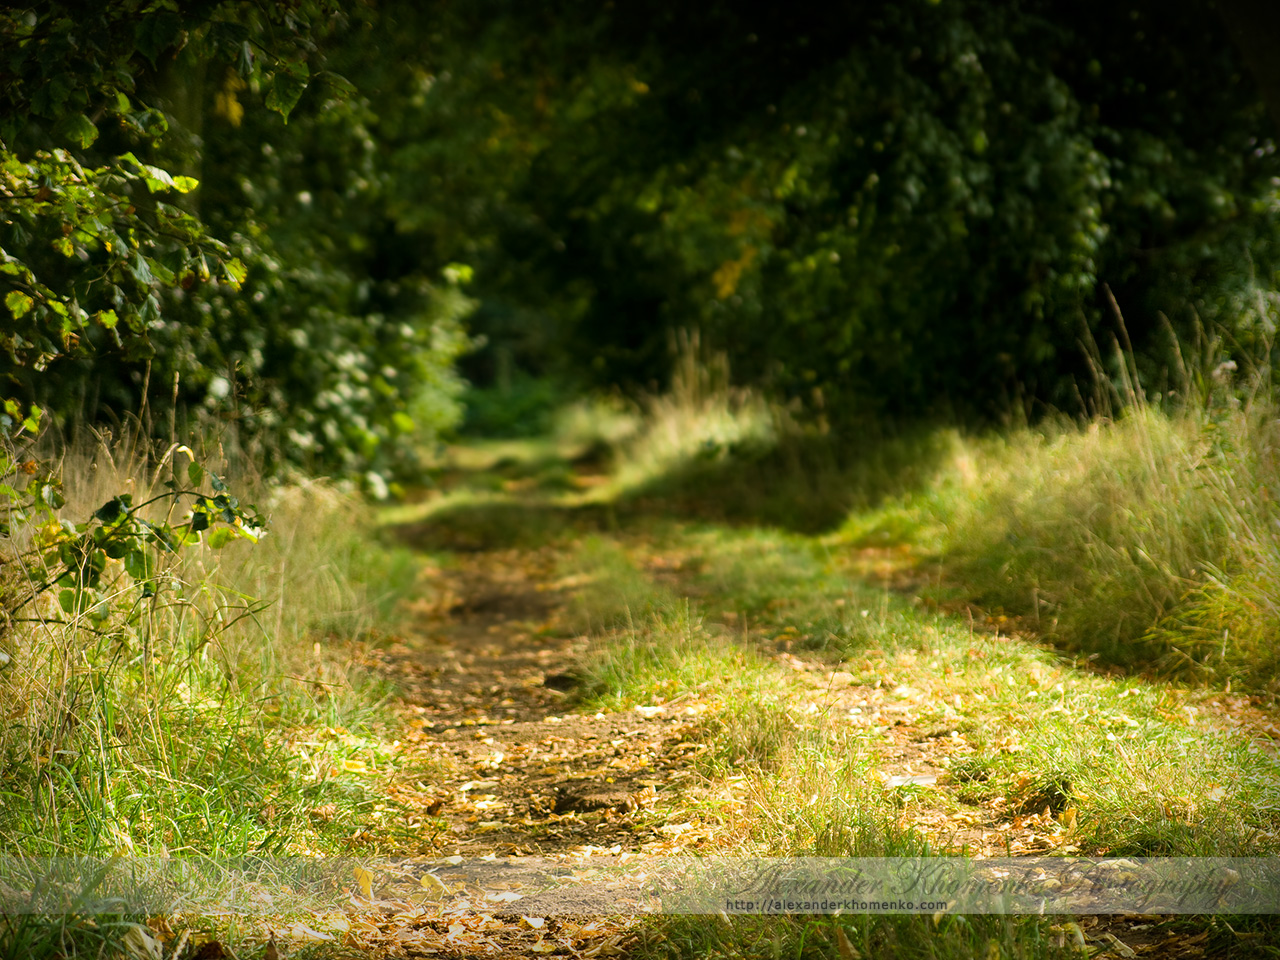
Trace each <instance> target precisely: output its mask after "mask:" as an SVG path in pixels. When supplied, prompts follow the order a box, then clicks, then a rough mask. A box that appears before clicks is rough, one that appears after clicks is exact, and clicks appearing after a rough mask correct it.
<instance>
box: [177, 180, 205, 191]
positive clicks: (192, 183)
mask: <svg viewBox="0 0 1280 960" xmlns="http://www.w3.org/2000/svg"><path fill="white" fill-rule="evenodd" d="M198 186H200V181H199V180H197V179H196V178H195V177H174V178H173V189H175V190H177V191H178V192H179V193H190V192H191V191H192V190H194V189H195V188H196V187H198Z"/></svg>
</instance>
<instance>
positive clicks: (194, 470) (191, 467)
mask: <svg viewBox="0 0 1280 960" xmlns="http://www.w3.org/2000/svg"><path fill="white" fill-rule="evenodd" d="M187 479H188V480H190V481H191V485H192V486H193V487H198V486H200V484H202V483H204V467H202V466H200V464H198V463H196V462H195V461H194V460H192V461H191V462H190V463H188V464H187Z"/></svg>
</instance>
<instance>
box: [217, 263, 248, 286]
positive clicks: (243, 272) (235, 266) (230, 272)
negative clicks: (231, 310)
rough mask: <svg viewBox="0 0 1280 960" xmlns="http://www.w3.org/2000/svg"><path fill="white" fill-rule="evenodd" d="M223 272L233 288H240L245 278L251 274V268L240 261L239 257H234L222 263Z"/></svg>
mask: <svg viewBox="0 0 1280 960" xmlns="http://www.w3.org/2000/svg"><path fill="white" fill-rule="evenodd" d="M222 272H223V274H224V275H225V276H226V278H227V283H229V284H231V286H232V288H234V289H236V290H239V289H240V284H242V283H244V278H245V277H247V276H248V275H249V269H248V268H247V267H246V266H245V265H244V264H243V263H242V262H241V261H240V258H239V257H232V258H231V259H230V260H228V261H227V262H226V263H224V264H223V265H222Z"/></svg>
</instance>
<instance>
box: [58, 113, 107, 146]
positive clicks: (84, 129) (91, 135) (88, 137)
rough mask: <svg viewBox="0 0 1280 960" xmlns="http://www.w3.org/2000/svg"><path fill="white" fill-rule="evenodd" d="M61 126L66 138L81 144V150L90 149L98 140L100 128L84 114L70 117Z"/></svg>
mask: <svg viewBox="0 0 1280 960" xmlns="http://www.w3.org/2000/svg"><path fill="white" fill-rule="evenodd" d="M59 126H60V127H61V130H62V133H63V134H64V135H65V136H67V137H68V138H70V139H72V140H74V141H75V142H76V143H78V144H80V148H81V149H84V148H86V147H88V146H89V145H90V144H92V143H93V141H95V140H97V139H98V128H97V127H95V126H94V125H93V121H92V120H90V119H89V118H88V117H86V116H85V115H84V114H83V113H77V114H76V115H75V116H72V117H68V118H67V119H65V120H63V121H62V123H61V124H59Z"/></svg>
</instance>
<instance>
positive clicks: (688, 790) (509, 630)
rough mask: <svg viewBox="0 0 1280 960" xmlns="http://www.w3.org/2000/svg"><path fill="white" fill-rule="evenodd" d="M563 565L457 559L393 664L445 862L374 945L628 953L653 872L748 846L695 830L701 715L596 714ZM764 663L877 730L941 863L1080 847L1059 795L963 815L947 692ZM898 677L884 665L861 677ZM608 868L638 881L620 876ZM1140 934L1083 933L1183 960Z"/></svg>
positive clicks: (379, 923) (385, 910)
mask: <svg viewBox="0 0 1280 960" xmlns="http://www.w3.org/2000/svg"><path fill="white" fill-rule="evenodd" d="M562 556H563V555H562V554H561V553H557V552H556V551H555V550H553V549H552V548H549V547H542V548H534V549H525V550H514V549H511V550H487V551H459V552H457V553H455V554H454V560H453V563H452V565H451V567H450V569H449V570H447V571H443V572H441V573H440V579H441V580H442V581H443V582H444V583H445V584H447V587H446V589H445V590H444V595H443V598H442V599H440V600H438V601H437V602H436V603H434V604H433V605H432V606H430V607H424V608H423V609H422V610H420V611H419V618H418V625H417V629H416V630H415V631H414V633H413V635H412V638H411V639H408V640H406V641H405V642H403V643H401V644H398V645H396V646H395V647H393V648H392V649H391V650H389V651H387V652H386V654H385V658H384V659H385V666H386V668H387V670H388V671H389V672H390V673H392V674H393V675H394V676H395V678H396V681H397V683H398V684H399V686H400V688H401V690H402V692H403V697H404V701H405V704H406V709H407V710H408V711H409V712H410V713H411V714H412V721H411V723H410V727H411V734H410V743H409V744H408V745H407V746H408V747H409V749H411V750H412V751H413V752H414V753H415V754H417V755H419V756H421V757H422V758H424V759H428V760H431V761H434V762H437V763H439V764H440V765H441V766H440V769H442V770H443V771H444V773H443V774H442V775H441V776H440V777H438V778H437V779H435V780H433V782H432V783H431V784H430V785H429V792H428V793H427V794H426V795H425V796H424V797H419V798H418V800H417V802H418V804H419V806H420V807H421V808H422V812H423V814H424V821H423V822H424V824H425V823H429V824H431V825H432V826H431V829H432V830H433V838H432V840H431V847H432V848H433V849H431V852H430V854H429V855H427V856H424V857H420V858H414V862H413V864H412V865H411V866H409V867H407V868H406V870H407V872H406V873H405V876H404V878H403V879H404V881H405V882H404V883H401V884H400V885H399V886H398V887H395V888H394V889H391V888H388V889H385V890H381V891H379V890H377V889H373V890H371V891H370V894H371V896H370V898H369V899H370V903H369V911H368V912H367V913H365V914H364V916H363V918H353V919H354V923H353V930H352V935H353V940H355V941H356V942H358V943H359V944H360V945H361V947H362V948H363V949H366V950H367V949H369V948H370V947H372V948H374V949H375V950H376V951H380V952H383V953H385V954H388V955H392V956H404V957H427V956H430V957H471V956H487V957H488V956H536V955H543V954H558V955H572V956H582V957H599V956H611V955H617V954H621V953H626V952H628V949H629V947H630V946H632V945H633V944H634V943H635V942H636V936H637V934H636V930H637V927H636V923H637V917H638V916H639V915H641V914H643V913H644V912H645V910H646V909H647V908H650V907H652V906H653V905H654V904H655V903H656V901H655V900H654V899H653V898H652V897H651V896H650V890H649V888H648V887H647V886H646V883H645V882H644V875H643V870H642V869H639V868H640V867H642V865H643V862H644V861H645V860H646V859H649V858H653V857H661V856H664V855H669V854H672V853H679V852H683V851H688V852H696V853H706V852H716V851H717V850H721V849H723V844H725V843H732V842H733V841H732V835H733V833H734V831H733V830H732V829H731V825H729V826H730V828H729V829H726V825H725V824H724V823H723V822H721V823H718V824H717V823H713V822H707V823H699V822H697V820H696V819H692V820H691V819H690V814H689V812H688V810H689V804H688V803H686V802H682V801H684V800H687V799H688V797H689V796H690V795H691V794H693V795H697V794H698V793H699V792H700V791H701V792H705V791H706V790H707V789H708V787H709V784H708V783H707V782H706V781H705V780H704V779H703V778H702V777H701V775H700V774H699V773H697V772H696V770H695V768H694V764H693V762H692V758H693V756H694V755H695V754H696V753H697V752H698V751H699V750H700V749H703V747H702V744H701V742H700V739H699V722H698V716H699V713H700V708H699V706H698V705H697V704H695V703H692V702H691V701H689V700H683V699H681V700H677V701H675V702H673V703H667V704H656V705H653V706H642V707H638V708H636V709H633V710H630V711H626V712H618V713H596V714H594V715H584V714H582V713H580V712H577V711H578V710H579V709H580V708H577V707H575V700H574V696H573V695H574V690H575V677H574V675H573V669H574V665H575V663H576V662H578V660H579V659H580V658H581V655H582V654H583V652H584V650H585V648H586V646H587V644H588V643H589V642H590V641H589V640H588V639H586V638H585V637H573V636H572V633H573V631H571V630H568V629H566V622H567V608H568V605H569V603H570V601H571V599H572V596H573V590H574V588H575V586H576V583H575V582H574V580H573V578H567V579H565V578H558V572H557V571H558V567H559V562H560V559H561V558H562ZM671 585H672V586H677V587H678V586H679V584H678V583H674V582H673V583H672V584H671ZM748 642H751V641H750V640H748ZM761 651H762V652H763V653H764V654H765V655H766V656H767V657H769V658H771V659H772V660H773V661H774V663H775V664H776V665H777V667H778V668H779V669H780V670H782V671H787V672H791V673H792V675H793V676H794V677H795V678H797V679H799V680H800V684H799V689H800V691H801V693H800V698H801V701H802V702H800V703H799V704H798V708H799V709H800V710H801V711H808V712H809V713H814V712H820V713H822V714H823V715H825V716H836V717H839V718H840V721H841V723H843V724H845V725H846V726H847V727H848V728H851V729H854V730H865V731H866V733H867V745H868V747H869V749H871V750H872V751H873V753H874V755H875V756H876V757H877V758H878V762H877V765H876V769H877V771H878V773H877V775H878V776H879V777H880V778H881V785H882V786H883V788H884V789H885V790H887V791H895V790H900V789H901V790H904V791H905V792H906V793H905V795H908V796H910V797H912V798H913V799H912V802H909V803H907V804H904V807H905V809H904V814H903V825H904V826H909V827H910V828H912V829H914V830H917V831H919V832H920V833H921V834H923V835H924V836H926V837H928V838H929V840H930V842H931V844H933V845H934V847H935V849H939V850H944V851H946V850H950V851H955V852H959V851H964V852H967V853H969V854H970V855H978V856H1006V855H1015V856H1016V855H1026V854H1044V853H1049V852H1052V851H1055V850H1058V851H1059V852H1061V847H1062V845H1063V843H1064V842H1065V841H1064V839H1063V832H1064V827H1063V824H1062V822H1061V818H1060V816H1058V814H1060V811H1058V810H1055V809H1050V807H1051V806H1052V803H1051V799H1052V798H1050V799H1049V801H1047V802H1046V804H1045V805H1044V806H1045V809H1043V810H1041V809H1038V808H1037V809H1031V805H1026V807H1025V809H1022V810H1017V811H1015V810H1011V809H1009V808H1008V803H1007V802H1005V801H1003V800H999V801H994V802H992V803H988V804H986V805H983V806H979V805H975V804H965V803H960V802H957V800H956V796H955V794H956V786H957V785H956V784H951V783H948V766H949V757H950V756H951V755H952V754H954V753H956V752H957V751H962V750H963V749H964V737H963V733H962V732H961V731H960V729H958V726H957V725H956V724H948V723H947V722H945V720H944V721H939V720H937V719H936V712H935V713H933V714H930V716H931V717H933V719H928V720H925V719H922V718H921V714H924V713H928V711H926V710H923V709H922V705H923V704H924V703H926V702H927V701H928V700H929V698H930V697H931V696H932V694H933V692H931V691H922V690H917V689H913V688H911V687H908V686H905V685H901V684H896V683H895V682H894V681H893V679H892V677H891V676H887V675H886V676H885V677H884V682H877V683H875V684H868V683H865V682H863V683H858V682H855V674H854V673H851V672H848V670H849V669H859V668H858V667H857V666H848V665H846V666H845V667H842V666H840V665H833V664H831V663H829V662H824V661H822V660H820V659H818V658H816V657H813V658H804V657H801V656H797V655H796V654H794V653H792V652H791V651H790V650H789V649H787V648H786V645H785V644H783V645H777V646H775V645H772V644H769V645H768V646H764V645H762V647H761ZM882 666H883V665H882V664H872V663H867V664H864V665H862V667H861V669H860V670H859V675H860V676H861V677H863V678H865V677H866V676H868V675H869V674H870V673H874V672H876V670H877V669H879V668H880V667H882ZM940 682H943V683H945V680H941V681H940ZM739 779H740V778H739ZM719 786H721V787H723V785H719ZM920 788H925V789H923V790H922V789H920ZM930 796H931V797H932V799H930ZM725 852H727V851H725ZM601 863H607V864H623V865H625V864H627V863H630V864H633V865H635V866H636V867H637V869H635V870H631V871H630V872H628V871H627V870H623V871H622V872H621V873H618V872H614V873H610V872H609V871H608V870H605V871H603V872H602V871H601V870H600V869H599V866H600V864H601ZM485 864H493V865H494V866H493V868H492V869H491V870H487V871H486V869H485V868H484V865H485ZM521 864H524V865H525V866H521ZM502 865H505V866H502ZM500 867H501V869H500ZM477 868H479V872H477ZM428 875H429V876H428ZM1134 923H1136V921H1129V920H1121V919H1119V918H1116V919H1113V920H1106V919H1105V918H1082V919H1081V921H1080V924H1081V927H1082V928H1083V929H1084V930H1086V931H1090V933H1089V934H1088V935H1089V936H1090V938H1091V939H1093V937H1094V933H1097V936H1104V935H1116V934H1119V935H1120V937H1121V940H1122V941H1124V942H1128V943H1130V944H1131V945H1133V946H1136V947H1138V948H1140V949H1141V948H1143V947H1145V948H1146V950H1145V952H1146V953H1147V954H1149V955H1153V956H1154V955H1165V953H1166V952H1168V951H1159V947H1160V946H1161V945H1165V944H1157V943H1156V942H1154V941H1152V940H1150V939H1149V938H1147V937H1145V936H1144V934H1143V933H1142V931H1145V930H1150V931H1151V933H1150V937H1154V938H1156V939H1157V940H1163V937H1164V936H1165V933H1164V932H1163V931H1159V930H1156V929H1155V928H1153V927H1151V925H1150V924H1147V925H1145V926H1144V925H1142V924H1138V926H1136V927H1135V926H1133V924H1134ZM1166 946H1170V947H1172V944H1167V945H1166ZM1168 955H1170V956H1172V955H1177V953H1176V951H1175V952H1168Z"/></svg>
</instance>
